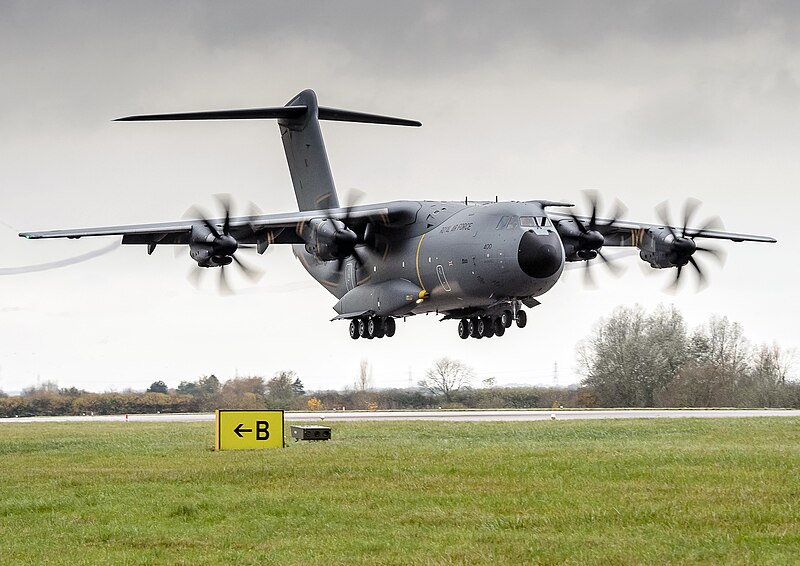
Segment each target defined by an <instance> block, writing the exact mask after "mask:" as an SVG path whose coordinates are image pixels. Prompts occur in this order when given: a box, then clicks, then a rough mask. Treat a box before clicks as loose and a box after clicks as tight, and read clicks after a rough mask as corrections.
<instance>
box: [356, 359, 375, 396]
mask: <svg viewBox="0 0 800 566" xmlns="http://www.w3.org/2000/svg"><path fill="white" fill-rule="evenodd" d="M355 389H356V391H368V390H370V389H372V368H371V367H370V365H369V360H367V358H361V364H360V365H359V367H358V377H357V378H356V383H355Z"/></svg>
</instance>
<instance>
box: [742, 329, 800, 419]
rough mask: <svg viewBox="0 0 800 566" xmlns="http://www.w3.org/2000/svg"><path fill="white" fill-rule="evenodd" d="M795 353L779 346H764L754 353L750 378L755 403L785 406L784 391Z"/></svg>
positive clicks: (767, 405)
mask: <svg viewBox="0 0 800 566" xmlns="http://www.w3.org/2000/svg"><path fill="white" fill-rule="evenodd" d="M794 358H795V352H794V351H792V350H785V349H783V348H781V347H780V346H779V345H778V344H775V343H773V344H772V345H768V344H762V345H761V346H760V347H759V348H758V349H757V350H756V351H755V352H754V353H753V360H752V363H751V370H750V377H751V380H752V386H753V394H754V398H753V401H754V402H755V403H756V404H757V405H759V406H764V407H773V406H776V405H783V404H785V399H784V395H783V393H784V390H785V386H786V382H787V380H789V374H790V372H791V370H792V365H793V363H794Z"/></svg>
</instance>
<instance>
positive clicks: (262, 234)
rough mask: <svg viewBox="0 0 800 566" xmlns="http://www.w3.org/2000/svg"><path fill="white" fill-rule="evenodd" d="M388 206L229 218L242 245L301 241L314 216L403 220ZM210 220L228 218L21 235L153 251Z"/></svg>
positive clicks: (219, 222)
mask: <svg viewBox="0 0 800 566" xmlns="http://www.w3.org/2000/svg"><path fill="white" fill-rule="evenodd" d="M390 204H391V203H387V204H386V205H377V206H369V205H367V206H358V207H352V208H336V209H330V210H310V211H304V212H289V213H282V214H262V215H255V216H239V217H235V218H231V219H230V220H229V233H230V234H231V235H232V236H233V237H234V238H236V240H237V241H238V242H239V243H241V244H262V245H263V244H265V243H266V244H302V243H304V241H303V239H302V238H301V237H300V235H299V234H300V233H301V231H302V227H303V225H304V224H305V223H307V222H309V221H310V220H313V219H315V218H333V219H344V218H346V219H348V223H350V224H352V225H358V224H362V225H365V224H367V223H370V222H380V223H381V224H383V225H391V223H392V222H395V221H399V220H401V218H400V217H401V216H404V213H406V212H407V209H406V208H405V207H395V208H394V209H393V208H392V207H391V206H390ZM207 222H208V223H211V224H213V225H214V226H216V227H218V228H222V227H223V225H224V223H225V219H224V218H215V219H209V220H205V219H189V220H180V221H176V222H158V223H153V224H129V225H124V226H104V227H98V228H79V229H67V230H46V231H30V232H22V233H20V234H19V235H20V237H22V238H27V239H30V240H38V239H47V238H73V239H76V238H83V237H92V236H122V243H123V244H143V245H147V246H150V247H151V250H152V249H154V248H155V246H156V245H159V244H188V243H189V241H190V237H191V233H192V228H193V227H195V226H198V227H199V226H204V225H207V224H206V223H207Z"/></svg>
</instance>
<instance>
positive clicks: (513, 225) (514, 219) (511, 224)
mask: <svg viewBox="0 0 800 566" xmlns="http://www.w3.org/2000/svg"><path fill="white" fill-rule="evenodd" d="M517 228H519V216H509V218H508V229H509V230H516V229H517Z"/></svg>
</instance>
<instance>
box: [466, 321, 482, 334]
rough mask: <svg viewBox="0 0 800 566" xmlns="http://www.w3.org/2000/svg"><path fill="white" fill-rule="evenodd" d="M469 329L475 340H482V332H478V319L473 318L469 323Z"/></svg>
mask: <svg viewBox="0 0 800 566" xmlns="http://www.w3.org/2000/svg"><path fill="white" fill-rule="evenodd" d="M467 327H468V328H469V335H470V336H472V337H473V338H480V337H481V335H480V332H479V331H478V319H477V318H471V319H469V321H468V322H467Z"/></svg>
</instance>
